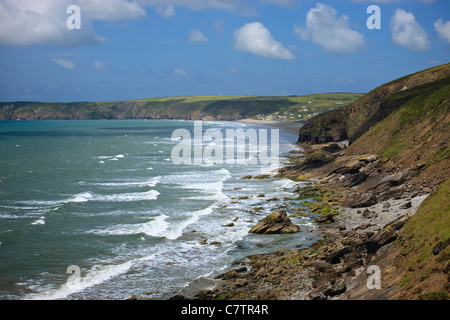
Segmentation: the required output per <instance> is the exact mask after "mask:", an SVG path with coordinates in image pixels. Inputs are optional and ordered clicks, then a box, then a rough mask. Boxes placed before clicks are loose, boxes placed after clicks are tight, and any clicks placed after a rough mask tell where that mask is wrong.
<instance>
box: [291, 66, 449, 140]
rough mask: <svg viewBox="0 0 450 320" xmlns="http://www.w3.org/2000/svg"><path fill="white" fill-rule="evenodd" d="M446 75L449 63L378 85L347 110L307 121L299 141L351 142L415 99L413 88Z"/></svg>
mask: <svg viewBox="0 0 450 320" xmlns="http://www.w3.org/2000/svg"><path fill="white" fill-rule="evenodd" d="M449 76H450V64H445V65H442V66H439V67H435V68H432V69H428V70H425V71H422V72H418V73H416V74H413V75H410V76H407V77H403V78H401V79H398V80H395V81H392V82H390V83H387V84H385V85H383V86H380V87H378V88H376V89H374V90H372V91H371V92H369V93H368V94H366V95H364V96H363V97H362V98H360V99H359V100H357V101H355V102H354V103H352V104H350V105H348V106H346V107H343V108H340V109H337V110H335V111H333V112H331V113H327V114H324V115H321V116H319V117H317V118H315V119H312V120H311V121H309V122H308V123H307V124H305V126H303V127H302V128H301V129H300V132H299V139H298V142H310V143H316V144H317V143H327V142H333V141H334V142H338V141H342V140H349V141H350V142H353V141H355V140H356V139H357V138H359V137H360V136H361V135H362V134H364V133H365V132H366V131H367V130H369V128H370V127H372V126H373V125H374V124H376V123H377V122H379V121H381V120H383V119H385V118H386V117H387V116H389V115H390V114H391V113H392V112H393V111H395V110H397V109H398V108H400V107H401V106H402V105H404V104H405V103H407V102H408V101H409V100H411V99H412V98H414V97H415V96H416V95H417V92H416V90H415V88H419V87H420V86H423V85H426V84H428V83H432V82H436V81H438V80H440V79H444V78H447V77H449ZM394 96H395V98H393V97H394Z"/></svg>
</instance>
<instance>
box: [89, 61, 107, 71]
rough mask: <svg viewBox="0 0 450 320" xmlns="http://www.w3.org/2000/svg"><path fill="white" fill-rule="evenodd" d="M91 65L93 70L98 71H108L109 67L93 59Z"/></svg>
mask: <svg viewBox="0 0 450 320" xmlns="http://www.w3.org/2000/svg"><path fill="white" fill-rule="evenodd" d="M92 66H93V67H94V69H95V70H98V71H109V67H108V66H107V65H106V64H105V63H104V62H101V61H94V62H93V63H92Z"/></svg>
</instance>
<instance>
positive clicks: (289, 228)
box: [249, 210, 300, 234]
mask: <svg viewBox="0 0 450 320" xmlns="http://www.w3.org/2000/svg"><path fill="white" fill-rule="evenodd" d="M299 231H300V228H299V227H298V226H297V225H295V224H293V223H292V222H291V220H290V219H289V217H288V216H287V214H286V211H284V210H278V211H275V212H274V213H271V214H269V215H268V216H267V217H265V218H264V219H262V220H261V221H260V222H259V223H258V224H256V225H255V226H254V227H253V228H251V229H250V231H249V233H259V234H274V233H280V234H285V233H296V232H299Z"/></svg>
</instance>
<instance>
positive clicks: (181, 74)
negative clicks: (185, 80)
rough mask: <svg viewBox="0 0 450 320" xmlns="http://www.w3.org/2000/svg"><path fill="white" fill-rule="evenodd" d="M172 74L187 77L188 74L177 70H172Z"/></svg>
mask: <svg viewBox="0 0 450 320" xmlns="http://www.w3.org/2000/svg"><path fill="white" fill-rule="evenodd" d="M172 73H173V74H175V75H177V76H182V77H187V76H188V75H189V73H188V72H187V71H186V70H183V69H179V68H173V69H172Z"/></svg>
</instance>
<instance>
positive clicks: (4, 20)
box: [0, 0, 253, 46]
mask: <svg viewBox="0 0 450 320" xmlns="http://www.w3.org/2000/svg"><path fill="white" fill-rule="evenodd" d="M73 4H74V5H78V6H79V7H80V9H81V17H82V26H81V30H68V29H67V27H66V20H67V18H68V17H69V15H68V14H67V13H66V9H67V7H68V6H70V5H73ZM149 7H150V8H153V9H154V10H155V11H156V12H157V13H158V14H160V15H161V16H162V17H164V18H171V17H174V16H175V7H184V8H188V9H192V10H205V9H214V10H227V11H230V12H235V11H236V12H237V11H239V12H244V11H245V10H247V11H249V12H251V10H250V9H252V8H253V7H251V6H249V5H248V4H246V1H244V0H39V1H38V0H0V45H7V46H30V45H58V46H78V45H86V44H95V43H101V42H104V41H106V39H104V38H102V37H99V36H98V35H96V34H95V31H94V21H96V20H100V21H120V20H123V19H132V20H138V19H142V18H144V17H146V15H147V13H146V9H147V8H149Z"/></svg>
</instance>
